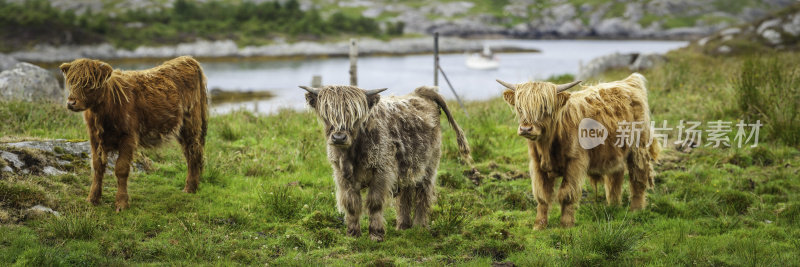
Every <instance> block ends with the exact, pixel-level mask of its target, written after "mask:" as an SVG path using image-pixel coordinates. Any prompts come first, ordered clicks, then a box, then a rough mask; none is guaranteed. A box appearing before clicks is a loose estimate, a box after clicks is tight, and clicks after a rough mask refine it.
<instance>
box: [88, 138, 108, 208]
mask: <svg viewBox="0 0 800 267" xmlns="http://www.w3.org/2000/svg"><path fill="white" fill-rule="evenodd" d="M89 143H90V144H91V146H92V170H93V174H92V187H91V188H90V189H89V196H88V197H87V198H86V201H88V202H89V203H92V205H97V204H100V196H101V195H102V194H103V176H104V175H105V174H106V162H107V155H106V153H105V151H104V150H103V147H102V146H101V145H100V139H99V138H98V137H95V136H94V135H92V136H91V141H90V142H89Z"/></svg>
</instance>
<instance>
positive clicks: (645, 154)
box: [624, 72, 661, 188]
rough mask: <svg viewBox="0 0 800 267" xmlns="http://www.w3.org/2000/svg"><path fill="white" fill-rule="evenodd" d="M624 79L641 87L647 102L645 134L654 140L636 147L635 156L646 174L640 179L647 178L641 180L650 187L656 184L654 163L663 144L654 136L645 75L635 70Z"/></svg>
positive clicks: (644, 100) (635, 161) (637, 163)
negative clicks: (646, 131) (644, 145)
mask: <svg viewBox="0 0 800 267" xmlns="http://www.w3.org/2000/svg"><path fill="white" fill-rule="evenodd" d="M624 81H625V82H626V83H628V85H630V87H632V88H635V89H639V90H641V91H642V93H643V97H644V99H642V101H643V102H644V104H645V106H644V112H645V115H644V118H645V124H646V126H645V129H646V130H648V131H649V132H648V133H647V134H646V135H645V136H647V137H648V139H650V140H652V142H649V143H650V145H649V146H647V147H639V148H636V149H634V156H635V158H634V164H636V165H637V168H639V169H640V170H643V171H644V173H645V174H646V175H641V176H640V177H641V178H640V179H645V180H644V181H641V182H643V183H646V184H647V186H648V187H650V188H652V187H653V186H655V182H654V181H655V179H654V177H655V171H654V170H653V164H654V163H656V162H658V155H659V154H660V153H661V145H660V143H659V140H658V139H657V138H655V137H654V136H652V135H653V134H654V132H652V129H650V116H649V114H648V113H649V112H650V107H649V106H648V105H647V79H646V78H645V77H644V76H643V75H641V74H639V73H636V72H634V73H633V74H631V75H630V76H628V77H627V78H625V80H624ZM643 141H644V140H643ZM644 143H645V142H642V143H640V144H644Z"/></svg>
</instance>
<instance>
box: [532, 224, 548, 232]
mask: <svg viewBox="0 0 800 267" xmlns="http://www.w3.org/2000/svg"><path fill="white" fill-rule="evenodd" d="M544 229H547V224H538V223H537V224H535V225H533V230H536V231H539V230H544Z"/></svg>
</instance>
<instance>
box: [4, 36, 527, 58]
mask: <svg viewBox="0 0 800 267" xmlns="http://www.w3.org/2000/svg"><path fill="white" fill-rule="evenodd" d="M481 48H482V44H481V43H479V42H474V41H470V40H465V39H461V38H441V39H440V40H439V49H440V50H439V51H440V52H441V53H463V52H464V51H479V50H480V49H481ZM492 49H493V50H494V51H496V52H522V51H526V52H530V51H536V50H535V49H525V48H521V47H517V46H513V45H507V46H502V45H498V46H493V47H492ZM349 51H350V46H349V41H341V42H335V43H316V42H297V43H287V42H284V41H281V42H278V43H275V44H270V45H263V46H245V47H239V46H237V44H236V43H235V42H234V41H232V40H219V41H205V40H200V41H197V42H193V43H184V44H178V45H166V46H158V47H150V46H140V47H138V48H136V49H133V50H128V49H124V48H115V47H114V46H112V45H110V44H99V45H81V46H51V45H39V46H36V47H34V48H33V49H31V50H28V51H19V52H13V53H10V54H9V55H10V56H12V57H13V58H16V59H17V60H22V61H29V62H63V61H70V60H73V59H76V58H82V57H87V58H96V59H134V58H173V57H178V56H182V55H194V56H195V57H200V58H220V57H271V58H278V57H298V56H300V57H315V56H328V57H337V56H347V55H348V53H349ZM358 51H359V54H361V55H370V54H379V55H404V54H418V53H430V52H433V41H432V39H431V38H429V37H425V38H404V39H394V40H390V41H382V40H376V39H371V38H361V39H359V42H358Z"/></svg>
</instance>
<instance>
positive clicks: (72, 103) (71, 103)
mask: <svg viewBox="0 0 800 267" xmlns="http://www.w3.org/2000/svg"><path fill="white" fill-rule="evenodd" d="M67 106H68V107H72V106H75V100H69V101H67Z"/></svg>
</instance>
